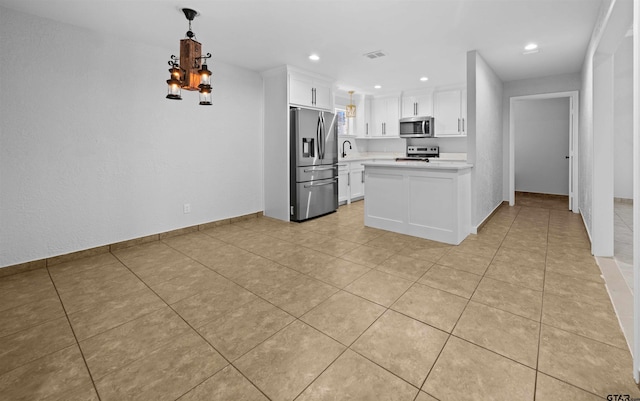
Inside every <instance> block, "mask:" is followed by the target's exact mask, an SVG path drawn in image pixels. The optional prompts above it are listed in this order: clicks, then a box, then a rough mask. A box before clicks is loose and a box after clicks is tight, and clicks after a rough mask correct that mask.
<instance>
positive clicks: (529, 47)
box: [524, 43, 538, 51]
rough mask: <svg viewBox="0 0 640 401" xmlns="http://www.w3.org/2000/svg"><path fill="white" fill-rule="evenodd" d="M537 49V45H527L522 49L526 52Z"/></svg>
mask: <svg viewBox="0 0 640 401" xmlns="http://www.w3.org/2000/svg"><path fill="white" fill-rule="evenodd" d="M537 48H538V45H537V44H535V43H529V44H528V45H526V46H525V47H524V49H525V50H526V51H531V50H535V49H537Z"/></svg>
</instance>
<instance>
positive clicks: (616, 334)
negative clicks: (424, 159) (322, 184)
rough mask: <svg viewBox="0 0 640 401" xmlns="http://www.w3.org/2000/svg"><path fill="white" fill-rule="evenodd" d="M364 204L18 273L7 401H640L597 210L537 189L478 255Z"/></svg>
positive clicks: (494, 228)
mask: <svg viewBox="0 0 640 401" xmlns="http://www.w3.org/2000/svg"><path fill="white" fill-rule="evenodd" d="M363 206H364V203H363V202H357V203H354V204H351V205H349V206H344V207H341V208H340V210H339V211H338V212H337V213H334V214H331V215H328V216H325V217H323V218H320V219H316V220H312V221H309V222H305V223H303V224H296V223H283V222H280V221H276V220H272V219H269V218H259V219H254V220H247V221H244V222H240V223H236V224H232V225H224V226H220V227H217V228H214V229H211V230H208V231H201V232H196V233H191V234H187V235H183V236H179V237H173V238H168V239H166V240H163V241H161V242H154V243H149V244H145V245H140V246H136V247H132V248H128V249H123V250H120V251H117V252H115V253H114V254H103V255H99V256H95V257H91V258H87V259H84V260H78V261H73V262H68V263H65V264H61V265H57V266H52V267H50V268H48V269H43V270H36V271H31V272H27V273H22V274H17V275H14V276H8V277H4V278H1V279H0V399H10V400H23V399H24V400H35V399H47V400H67V399H84V400H91V399H93V400H96V399H98V396H99V397H100V399H101V400H107V401H108V400H133V399H139V400H155V399H158V400H175V399H178V398H180V399H181V400H234V399H242V400H266V399H271V400H293V399H298V400H315V399H340V400H346V399H353V400H373V399H380V400H418V401H426V400H434V399H439V400H485V399H493V400H534V397H535V400H537V401H543V400H553V399H572V400H573V399H575V400H578V399H579V400H591V399H593V400H597V399H603V398H606V396H607V395H608V394H629V395H631V398H634V397H640V391H639V390H638V388H637V387H636V385H635V384H634V382H633V379H632V375H631V357H630V353H629V350H628V349H627V347H626V344H625V342H624V338H623V337H622V333H621V331H620V328H619V326H618V322H617V319H616V317H615V315H614V312H613V309H612V307H611V303H610V301H609V298H608V296H607V292H606V290H605V287H604V283H603V282H602V279H601V278H600V273H599V270H598V267H597V265H596V264H595V262H594V259H593V258H592V257H591V256H590V254H589V242H588V239H587V236H586V233H585V230H584V227H583V225H582V220H581V218H580V216H579V215H576V214H573V213H570V212H568V211H566V210H565V209H566V200H562V199H558V198H554V197H540V196H533V195H526V194H524V195H523V194H519V195H518V198H517V206H515V207H506V206H503V207H501V208H500V209H499V210H498V212H497V214H495V215H494V216H493V217H492V218H491V220H490V221H489V222H488V224H487V225H486V226H485V227H484V228H483V230H482V231H481V232H480V233H479V234H478V235H472V236H470V237H469V238H467V239H466V240H465V241H464V242H463V243H462V244H461V245H460V246H457V247H452V246H448V245H445V244H441V243H437V242H433V241H427V240H422V239H419V238H414V237H409V236H405V235H399V234H395V233H390V232H385V231H381V230H376V229H371V228H367V227H364V226H363V217H362V216H363Z"/></svg>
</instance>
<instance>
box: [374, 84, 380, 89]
mask: <svg viewBox="0 0 640 401" xmlns="http://www.w3.org/2000/svg"><path fill="white" fill-rule="evenodd" d="M374 88H376V89H380V88H382V86H381V85H376V86H374Z"/></svg>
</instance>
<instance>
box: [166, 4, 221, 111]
mask: <svg viewBox="0 0 640 401" xmlns="http://www.w3.org/2000/svg"><path fill="white" fill-rule="evenodd" d="M182 12H183V13H184V16H185V17H187V20H189V30H188V31H187V33H186V38H184V39H182V40H180V58H178V57H176V56H174V55H171V60H169V65H170V66H171V68H170V69H169V73H171V77H170V78H169V79H167V85H168V93H167V99H172V100H182V94H181V90H182V89H185V90H189V91H199V92H200V105H203V106H211V104H212V102H211V71H210V70H209V68H208V67H207V59H208V58H211V53H207V54H206V55H205V56H203V55H202V45H201V44H200V42H198V41H196V40H195V39H194V38H195V36H196V34H195V33H193V31H192V30H191V21H193V19H194V18H195V17H197V16H198V12H197V11H195V10H192V9H190V8H183V9H182Z"/></svg>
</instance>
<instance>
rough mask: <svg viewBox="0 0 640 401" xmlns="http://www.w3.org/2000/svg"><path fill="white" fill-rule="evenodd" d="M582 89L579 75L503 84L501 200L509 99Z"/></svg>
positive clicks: (506, 168)
mask: <svg viewBox="0 0 640 401" xmlns="http://www.w3.org/2000/svg"><path fill="white" fill-rule="evenodd" d="M581 87H582V81H581V76H580V74H579V73H575V74H562V75H553V76H549V77H541V78H531V79H522V80H517V81H509V82H505V83H504V94H503V101H502V116H503V118H502V127H503V128H502V130H503V132H504V138H503V147H502V148H503V155H504V159H503V170H504V177H503V178H504V180H503V188H504V194H503V199H504V200H508V199H509V174H510V168H509V146H510V143H509V124H510V121H509V118H510V117H509V116H510V110H509V107H510V99H511V98H512V97H515V96H528V95H539V94H543V93H557V92H570V91H576V90H580V89H581Z"/></svg>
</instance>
